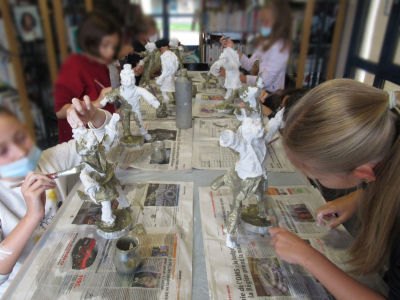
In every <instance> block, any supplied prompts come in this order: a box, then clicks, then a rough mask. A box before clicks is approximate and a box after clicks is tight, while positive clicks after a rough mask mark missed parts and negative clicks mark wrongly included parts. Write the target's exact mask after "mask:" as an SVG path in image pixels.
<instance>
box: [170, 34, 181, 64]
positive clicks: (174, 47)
mask: <svg viewBox="0 0 400 300" xmlns="http://www.w3.org/2000/svg"><path fill="white" fill-rule="evenodd" d="M169 48H170V49H171V51H172V52H174V53H175V55H176V57H177V58H178V61H179V70H182V69H183V52H184V48H183V46H182V45H181V44H180V42H179V40H178V39H177V38H172V39H170V41H169Z"/></svg>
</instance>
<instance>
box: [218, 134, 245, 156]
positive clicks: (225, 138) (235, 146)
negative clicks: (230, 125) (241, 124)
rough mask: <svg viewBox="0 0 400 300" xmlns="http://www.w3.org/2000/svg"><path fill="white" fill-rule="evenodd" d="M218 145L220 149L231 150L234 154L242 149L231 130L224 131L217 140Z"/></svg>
mask: <svg viewBox="0 0 400 300" xmlns="http://www.w3.org/2000/svg"><path fill="white" fill-rule="evenodd" d="M219 143H220V145H221V146H222V147H227V148H231V149H232V150H235V151H236V152H240V151H241V148H242V145H241V143H240V141H239V138H238V137H237V134H235V133H234V132H233V131H232V130H224V131H223V132H222V133H221V136H220V138H219Z"/></svg>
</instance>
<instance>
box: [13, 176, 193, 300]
mask: <svg viewBox="0 0 400 300" xmlns="http://www.w3.org/2000/svg"><path fill="white" fill-rule="evenodd" d="M80 188H81V187H80ZM75 191H76V190H75ZM125 191H126V195H127V198H128V201H129V202H130V204H131V210H132V218H133V222H134V224H135V223H136V224H137V223H141V224H143V225H144V227H145V229H146V234H144V235H137V238H138V240H139V249H138V253H139V254H140V256H141V257H142V258H143V260H142V262H141V265H140V266H139V267H138V269H137V270H136V271H135V273H133V274H132V275H120V274H119V273H117V271H116V269H115V266H114V263H113V259H114V256H115V253H116V247H115V244H116V240H106V239H103V238H101V237H100V236H98V235H97V233H96V228H95V226H93V224H94V223H95V222H96V220H98V218H99V216H100V210H101V208H100V206H98V205H96V204H94V203H93V202H86V201H82V200H81V199H80V197H79V196H78V193H77V192H75V193H74V195H73V197H72V198H70V203H69V204H68V206H67V207H65V209H64V210H63V211H62V212H61V213H62V215H60V219H58V220H57V223H56V226H55V227H54V228H53V230H52V231H51V232H49V234H48V236H47V239H46V240H45V242H44V243H43V245H42V247H41V249H40V251H38V254H37V256H36V257H35V259H34V260H33V261H32V263H31V265H30V266H29V268H28V269H27V271H26V272H25V273H24V275H23V278H22V279H21V280H20V281H19V283H18V286H17V287H16V288H15V289H14V293H13V294H12V295H9V296H8V297H7V299H18V300H20V299H39V300H43V299H116V300H117V299H144V300H148V299H191V290H192V247H193V245H192V240H193V224H192V219H193V214H192V211H193V207H192V203H193V183H186V182H180V183H179V182H149V183H137V184H133V185H127V186H125Z"/></svg>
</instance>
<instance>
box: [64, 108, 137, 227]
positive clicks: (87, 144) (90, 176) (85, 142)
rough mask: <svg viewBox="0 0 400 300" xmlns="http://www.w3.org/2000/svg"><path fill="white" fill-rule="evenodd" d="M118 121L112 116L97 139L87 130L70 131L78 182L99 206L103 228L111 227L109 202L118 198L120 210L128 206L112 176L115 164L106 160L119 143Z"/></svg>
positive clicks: (112, 216) (119, 130)
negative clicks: (79, 163) (78, 164)
mask: <svg viewBox="0 0 400 300" xmlns="http://www.w3.org/2000/svg"><path fill="white" fill-rule="evenodd" d="M119 120H120V116H119V115H118V114H113V116H112V118H111V120H110V123H109V124H107V126H106V128H105V131H106V132H105V135H104V137H103V138H101V139H100V138H98V137H97V136H96V135H95V133H94V132H93V130H92V129H90V128H86V127H77V128H74V129H73V130H72V131H73V137H74V139H75V141H76V149H77V152H78V154H79V155H80V156H81V158H82V164H83V169H82V171H81V173H80V179H81V181H82V184H83V186H84V189H85V194H86V195H87V196H88V197H89V198H90V199H91V200H92V201H94V202H95V203H98V204H101V222H102V224H103V226H107V227H112V226H114V223H115V215H114V214H113V212H112V208H111V201H112V200H114V199H118V201H119V202H120V204H122V205H123V207H127V206H129V205H128V202H127V200H126V198H125V196H124V194H123V192H122V188H121V185H120V183H119V181H118V179H117V178H116V177H115V173H114V172H115V168H116V164H114V163H112V162H110V161H109V159H108V157H107V154H108V153H109V152H110V151H111V149H112V148H114V147H118V144H119V137H120V132H121V129H120V127H119V125H120V123H119Z"/></svg>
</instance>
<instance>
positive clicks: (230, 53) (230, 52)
mask: <svg viewBox="0 0 400 300" xmlns="http://www.w3.org/2000/svg"><path fill="white" fill-rule="evenodd" d="M221 68H224V69H225V83H224V88H226V94H225V100H228V99H230V100H231V99H233V97H234V96H235V92H236V91H237V90H238V89H239V88H240V87H241V86H242V82H241V81H240V71H239V68H240V59H239V54H238V53H237V52H236V51H235V50H234V49H232V48H230V47H227V48H224V50H223V51H222V53H221V55H220V56H219V58H218V60H217V61H215V62H214V63H213V64H212V65H211V68H210V73H211V74H213V75H214V76H217V77H218V76H220V71H221Z"/></svg>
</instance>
